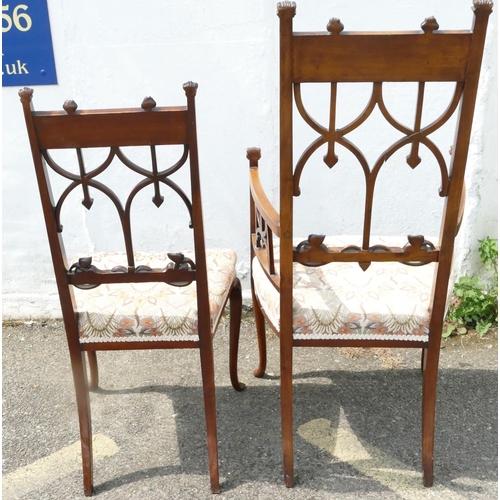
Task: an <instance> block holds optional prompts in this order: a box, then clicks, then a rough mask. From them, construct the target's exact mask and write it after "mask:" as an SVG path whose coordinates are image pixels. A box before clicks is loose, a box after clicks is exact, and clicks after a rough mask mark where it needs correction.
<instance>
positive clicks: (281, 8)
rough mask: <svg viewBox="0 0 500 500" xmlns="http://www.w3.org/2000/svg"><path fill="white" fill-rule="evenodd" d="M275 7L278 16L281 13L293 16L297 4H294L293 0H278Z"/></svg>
mask: <svg viewBox="0 0 500 500" xmlns="http://www.w3.org/2000/svg"><path fill="white" fill-rule="evenodd" d="M276 8H277V10H278V16H279V17H281V15H282V14H288V15H290V14H291V17H293V16H295V10H296V8H297V5H296V4H295V2H278V5H276Z"/></svg>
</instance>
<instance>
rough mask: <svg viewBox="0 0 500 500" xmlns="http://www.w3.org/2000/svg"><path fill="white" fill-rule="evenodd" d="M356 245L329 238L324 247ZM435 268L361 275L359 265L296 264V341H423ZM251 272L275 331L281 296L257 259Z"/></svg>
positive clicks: (385, 268)
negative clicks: (314, 265)
mask: <svg viewBox="0 0 500 500" xmlns="http://www.w3.org/2000/svg"><path fill="white" fill-rule="evenodd" d="M357 240H358V239H357V238H352V237H340V238H327V239H326V240H325V244H326V245H327V246H346V245H349V244H356V245H359V244H360V242H359V240H358V241H357ZM299 241H300V240H298V241H297V243H298V242H299ZM434 241H435V240H434ZM376 243H380V244H384V245H387V246H402V245H404V243H405V242H404V241H402V240H401V239H397V240H396V241H395V240H394V238H378V239H377V241H376ZM435 266H436V264H435V263H431V264H427V265H425V266H419V267H411V266H406V265H403V264H400V263H398V262H372V264H371V265H370V267H369V268H368V269H367V270H366V271H363V270H362V269H361V268H360V267H359V265H358V264H357V263H337V262H335V263H331V264H327V265H325V266H321V267H305V266H303V265H302V264H299V263H294V265H293V272H294V277H293V286H294V290H293V337H294V339H325V340H326V339H360V340H361V339H378V340H418V341H427V340H428V334H429V321H430V305H431V303H430V301H431V292H432V284H433V279H434V271H435ZM252 271H253V279H254V286H255V292H256V294H257V296H258V298H259V301H260V303H261V305H262V308H263V309H264V311H265V313H266V315H267V316H268V318H269V319H270V321H271V322H272V324H273V325H274V327H275V328H276V329H278V330H279V322H280V310H279V307H280V300H279V293H278V291H277V290H276V289H275V288H274V286H273V285H272V284H271V283H270V281H269V280H268V279H267V277H266V275H265V274H264V271H263V270H262V268H261V266H260V264H259V262H258V261H257V259H256V258H255V259H254V260H253V263H252Z"/></svg>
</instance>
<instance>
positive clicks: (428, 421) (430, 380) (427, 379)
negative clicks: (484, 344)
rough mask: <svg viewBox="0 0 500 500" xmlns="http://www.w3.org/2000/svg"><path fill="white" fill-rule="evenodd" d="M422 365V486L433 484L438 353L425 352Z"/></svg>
mask: <svg viewBox="0 0 500 500" xmlns="http://www.w3.org/2000/svg"><path fill="white" fill-rule="evenodd" d="M425 357H426V360H425V363H424V374H423V390H422V467H423V469H424V486H425V487H427V488H429V487H430V486H432V483H433V468H434V426H435V418H436V391H437V376H438V363H439V351H438V352H437V353H436V352H435V351H427V355H426V356H425Z"/></svg>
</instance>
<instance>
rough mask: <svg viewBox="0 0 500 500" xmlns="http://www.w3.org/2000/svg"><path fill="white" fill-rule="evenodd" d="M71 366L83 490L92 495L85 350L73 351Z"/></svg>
mask: <svg viewBox="0 0 500 500" xmlns="http://www.w3.org/2000/svg"><path fill="white" fill-rule="evenodd" d="M71 368H72V370H73V382H74V384H75V393H76V405H77V408H78V421H79V424H80V441H81V445H82V467H83V492H84V494H85V496H91V495H92V493H93V489H94V485H93V483H94V480H93V460H92V421H91V418H90V399H89V391H88V382H87V368H86V365H85V353H84V352H76V353H73V352H71Z"/></svg>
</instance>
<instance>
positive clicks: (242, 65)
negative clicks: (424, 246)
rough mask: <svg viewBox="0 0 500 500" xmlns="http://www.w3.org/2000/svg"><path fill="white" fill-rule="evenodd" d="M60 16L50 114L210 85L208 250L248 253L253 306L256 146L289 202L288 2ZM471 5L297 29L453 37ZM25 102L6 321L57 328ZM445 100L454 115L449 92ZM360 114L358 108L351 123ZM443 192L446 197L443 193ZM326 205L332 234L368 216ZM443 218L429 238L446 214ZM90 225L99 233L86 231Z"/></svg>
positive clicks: (6, 212)
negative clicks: (285, 136)
mask: <svg viewBox="0 0 500 500" xmlns="http://www.w3.org/2000/svg"><path fill="white" fill-rule="evenodd" d="M48 5H49V14H50V21H51V27H52V38H53V44H54V55H55V61H56V68H57V74H58V81H59V84H58V85H57V86H40V87H35V95H34V104H35V108H36V109H39V110H42V109H57V108H59V107H60V106H61V105H62V103H63V102H64V100H65V99H74V100H75V101H76V102H77V103H78V104H79V106H80V108H81V109H82V108H96V107H119V106H127V107H128V106H139V105H140V103H141V101H142V98H143V97H144V96H145V95H152V96H153V97H154V98H155V100H156V101H157V103H158V105H176V104H184V102H185V97H184V93H183V90H182V84H183V83H184V82H185V81H188V80H193V81H196V82H198V83H199V90H198V95H197V113H198V134H199V150H200V161H201V170H202V183H203V186H202V187H203V198H204V215H205V226H206V236H207V244H208V245H209V246H231V247H233V248H234V249H235V250H236V251H237V253H238V255H239V262H240V263H239V265H238V270H239V272H240V274H241V276H242V277H243V278H246V279H244V281H243V283H244V286H245V291H246V293H247V294H248V289H249V283H248V266H249V244H248V240H249V236H248V220H249V216H248V176H247V168H248V167H247V160H246V158H245V149H246V148H247V147H249V146H259V147H261V148H262V151H263V160H262V161H261V175H262V177H263V181H264V183H265V185H266V186H267V187H268V189H269V195H270V197H271V198H272V199H274V200H275V201H277V198H278V192H277V189H278V186H277V171H276V165H277V160H278V149H277V146H278V105H277V96H278V58H277V56H278V37H277V34H278V18H277V17H276V14H275V12H276V7H275V2H274V1H273V0H240V1H238V2H234V1H230V0H220V1H218V2H211V3H210V4H208V3H207V4H205V3H202V2H195V1H194V0H185V1H183V2H174V1H171V0H169V1H165V0H151V1H149V2H147V3H145V4H141V5H140V6H139V5H138V4H137V2H128V1H124V0H110V1H107V2H98V1H96V0H88V1H86V2H64V1H63V0H49V1H48ZM470 6H471V0H440V1H439V2H438V1H437V0H434V1H433V0H420V1H418V2H415V1H412V0H404V1H403V0H402V1H400V2H394V1H393V0H391V1H389V0H379V1H376V2H374V1H372V0H364V1H361V2H359V1H358V2H352V1H351V0H338V1H326V0H317V1H312V0H307V1H306V0H302V1H300V0H299V2H298V6H297V16H296V17H295V29H296V30H297V31H306V30H311V31H315V30H324V29H325V26H326V23H327V21H328V19H329V18H330V17H339V18H340V19H341V20H342V22H343V23H344V25H345V26H346V29H348V30H386V29H387V30H406V29H411V30H414V29H418V27H419V25H420V23H421V22H422V21H423V20H424V18H425V17H428V16H430V15H434V16H435V17H436V18H437V20H438V21H439V23H440V25H441V28H442V29H468V28H469V27H470V25H471V20H472V13H471V10H470ZM497 19H498V17H497V14H496V12H495V13H494V14H493V16H492V17H491V20H490V30H489V34H488V42H487V48H486V54H485V60H484V69H483V74H482V79H481V88H480V91H479V98H478V105H477V108H476V117H475V126H474V133H473V139H472V144H471V154H470V159H469V164H468V169H469V170H468V179H469V200H468V201H469V205H468V208H467V210H466V215H465V221H464V224H463V228H462V230H461V234H460V237H459V247H458V251H457V262H456V263H457V267H458V269H459V270H460V271H465V270H469V269H470V270H474V269H475V268H476V267H477V264H478V262H477V258H476V253H475V249H476V247H477V244H476V241H477V239H478V238H483V237H485V236H488V235H489V236H491V237H496V236H497V121H496V120H497V101H498V96H497V91H496V88H497V59H496V55H497V50H496V47H497ZM17 90H18V89H17V88H14V87H4V88H3V89H2V97H3V317H4V318H41V317H48V316H52V317H57V316H59V315H60V310H59V304H58V299H57V291H56V287H55V281H54V278H53V274H52V268H51V261H50V257H49V250H48V244H47V240H46V235H45V229H44V226H43V220H42V215H41V209H40V202H39V198H38V193H37V189H36V185H35V178H34V173H33V166H32V161H31V158H30V152H29V147H28V141H27V138H26V133H25V126H24V123H23V117H22V113H21V105H20V103H19V99H18V96H17ZM438 90H439V89H438ZM435 99H436V102H437V103H441V95H440V93H439V91H438V92H437V94H436V97H435ZM315 100H316V93H315V92H312V93H311V97H310V100H309V101H307V102H310V104H311V109H316V108H315V106H316V102H315ZM355 102H356V103H358V100H356V101H355ZM359 102H361V101H359ZM404 104H405V101H404V94H401V99H396V101H394V104H393V106H394V113H395V114H396V115H398V116H399V114H400V115H401V116H403V117H404V116H406V115H405V113H407V112H406V108H405V106H404ZM357 105H359V103H358V104H357ZM318 112H319V113H320V114H321V110H318ZM349 112H350V110H349V109H346V117H347V115H348V114H349ZM410 122H411V120H410ZM375 127H376V125H375ZM375 130H376V129H375ZM304 133H306V132H304ZM375 136H376V137H374V138H373V139H372V140H371V141H372V142H371V143H370V142H368V143H367V148H368V156H370V154H369V152H370V151H371V149H374V148H375V146H377V145H378V142H379V141H380V138H379V137H378V136H377V134H375ZM323 154H324V153H323ZM325 168H326V167H325ZM416 170H418V169H416ZM421 172H422V174H419V175H420V180H418V181H415V182H416V183H417V184H416V185H417V187H419V189H420V188H422V189H424V188H423V178H422V177H423V176H424V177H425V175H424V174H425V172H424V171H423V169H422V170H421ZM325 182H327V181H325ZM328 182H329V181H328ZM411 182H414V181H411ZM326 185H327V184H326V183H325V186H326ZM437 187H438V186H435V187H434V186H433V187H432V193H435V191H436V189H437ZM350 190H351V191H350ZM415 191H418V190H417V189H416V190H415ZM423 192H424V195H421V196H420V199H421V200H423V201H422V203H423V204H424V205H425V199H426V198H427V194H426V193H427V192H426V191H425V190H424V191H423ZM325 194H328V190H326V191H325ZM355 194H356V189H355V188H354V187H352V186H351V187H349V186H347V187H346V188H345V189H342V190H341V191H340V193H339V198H338V201H345V200H347V201H349V199H350V198H349V196H354V195H355ZM314 198H315V199H316V201H318V198H319V197H318V195H317V194H316V195H315V196H314ZM390 198H391V197H389V199H388V200H387V202H383V203H382V204H381V206H380V212H379V214H380V216H379V222H378V223H379V225H380V230H381V231H383V230H385V227H386V226H387V227H388V228H389V229H387V230H388V231H391V228H392V230H396V231H399V230H403V231H404V230H405V228H406V225H408V221H407V219H406V216H399V217H396V216H397V215H400V212H401V210H400V209H399V205H398V204H397V203H396V202H394V201H391V199H390ZM304 199H305V198H304ZM410 206H413V207H414V206H415V205H414V204H413V205H410ZM325 207H328V205H324V206H322V205H321V202H320V204H319V207H318V208H317V210H318V212H317V219H318V226H321V224H322V223H321V222H320V220H321V217H320V216H321V214H322V213H323V215H324V216H325V217H324V220H325V221H326V223H328V222H330V223H331V222H332V220H335V221H337V223H336V224H334V227H335V228H336V229H340V230H343V231H347V232H350V231H351V230H352V229H355V228H356V227H357V226H356V223H355V222H354V215H355V214H356V210H355V209H354V210H352V214H351V212H350V211H348V212H347V213H346V211H345V205H344V210H343V212H342V213H343V215H342V217H338V218H337V219H335V217H334V215H336V214H337V212H335V213H333V212H331V211H329V210H326V208H325ZM325 211H326V213H324V212H325ZM410 212H411V210H410ZM413 212H415V209H413ZM410 215H411V214H410ZM82 217H86V216H83V215H82ZM430 219H431V220H430V222H429V231H430V230H432V229H431V228H432V227H433V224H434V221H435V220H436V215H435V214H434V215H432V216H431V218H430ZM82 220H83V224H84V225H85V220H86V219H82ZM395 221H397V222H395ZM297 222H298V226H299V227H300V226H301V225H304V226H305V224H304V220H298V221H297ZM391 224H392V225H391ZM424 229H425V230H426V231H427V228H426V227H425V228H424ZM305 230H306V231H307V234H308V233H309V232H318V231H316V229H315V228H310V227H309V228H308V229H305ZM103 232H104V230H103ZM424 234H425V232H424ZM104 236H105V235H104V234H95V233H88V234H87V235H85V236H83V237H79V238H77V237H76V236H75V237H74V238H72V240H73V241H72V242H70V244H73V246H78V245H76V243H80V242H83V243H84V244H85V245H87V246H89V245H90V247H91V248H96V247H98V246H99V243H98V241H99V240H100V239H102V238H103V237H104ZM86 249H87V248H85V250H86Z"/></svg>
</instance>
